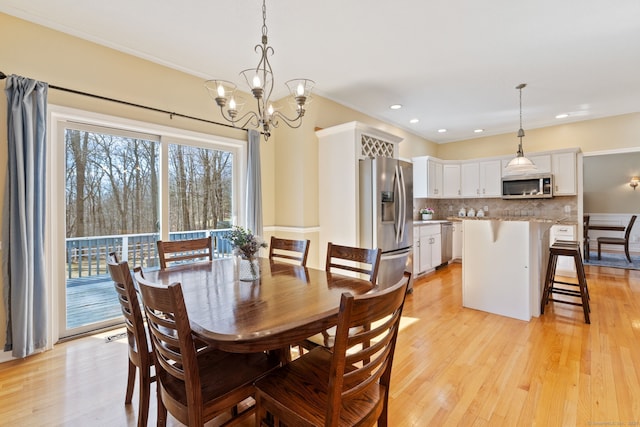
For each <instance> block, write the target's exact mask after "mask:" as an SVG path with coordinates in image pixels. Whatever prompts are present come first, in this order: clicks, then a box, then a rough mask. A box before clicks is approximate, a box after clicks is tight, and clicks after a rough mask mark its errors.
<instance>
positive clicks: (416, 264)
mask: <svg viewBox="0 0 640 427" xmlns="http://www.w3.org/2000/svg"><path fill="white" fill-rule="evenodd" d="M413 240H414V248H413V258H414V260H413V274H414V275H419V274H423V273H426V272H428V271H431V270H433V269H435V268H436V267H437V266H439V265H440V264H441V261H442V242H441V234H440V224H433V225H420V226H416V227H414V229H413Z"/></svg>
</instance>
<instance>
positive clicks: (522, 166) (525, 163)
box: [505, 83, 538, 174]
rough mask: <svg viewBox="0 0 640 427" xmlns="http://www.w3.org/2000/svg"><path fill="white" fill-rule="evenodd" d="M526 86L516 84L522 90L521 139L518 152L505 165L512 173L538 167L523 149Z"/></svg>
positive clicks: (519, 130) (519, 135) (519, 134)
mask: <svg viewBox="0 0 640 427" xmlns="http://www.w3.org/2000/svg"><path fill="white" fill-rule="evenodd" d="M526 86H527V84H526V83H520V84H519V85H518V86H516V89H518V90H519V91H520V129H518V138H519V139H520V142H519V143H518V152H517V153H516V157H514V158H513V159H511V161H510V162H509V163H508V164H507V166H506V167H505V169H506V171H507V172H508V173H510V174H512V173H526V172H531V171H535V170H537V169H538V168H537V166H536V165H535V164H534V163H533V162H532V161H531V160H529V159H527V158H526V157H525V156H524V151H522V138H524V129H522V89H524V88H525V87H526Z"/></svg>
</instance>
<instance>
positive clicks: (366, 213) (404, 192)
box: [359, 157, 413, 289]
mask: <svg viewBox="0 0 640 427" xmlns="http://www.w3.org/2000/svg"><path fill="white" fill-rule="evenodd" d="M359 166H360V167H359V174H360V191H359V194H360V201H359V202H360V205H359V206H360V221H359V223H360V246H362V247H366V248H380V249H381V250H382V259H381V261H380V269H379V270H378V284H379V286H382V287H384V286H389V285H392V284H394V283H396V282H397V281H399V280H400V278H401V277H402V274H403V272H404V271H405V270H407V271H411V268H412V245H413V165H412V164H411V163H409V162H405V161H402V160H397V159H391V158H388V157H375V158H369V159H363V160H360V165H359ZM412 285H413V284H410V288H409V289H412V288H411V286H412Z"/></svg>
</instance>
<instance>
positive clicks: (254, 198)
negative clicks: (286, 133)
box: [246, 129, 263, 236]
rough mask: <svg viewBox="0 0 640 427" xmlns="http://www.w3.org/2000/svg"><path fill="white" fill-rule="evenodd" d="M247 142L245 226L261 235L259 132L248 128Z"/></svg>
mask: <svg viewBox="0 0 640 427" xmlns="http://www.w3.org/2000/svg"><path fill="white" fill-rule="evenodd" d="M247 142H248V143H247V148H248V150H247V152H248V156H247V200H246V206H247V228H248V229H249V230H251V231H253V234H256V235H258V236H263V229H262V185H261V184H260V182H261V181H260V176H261V174H260V132H258V131H256V130H254V129H249V131H248V132H247Z"/></svg>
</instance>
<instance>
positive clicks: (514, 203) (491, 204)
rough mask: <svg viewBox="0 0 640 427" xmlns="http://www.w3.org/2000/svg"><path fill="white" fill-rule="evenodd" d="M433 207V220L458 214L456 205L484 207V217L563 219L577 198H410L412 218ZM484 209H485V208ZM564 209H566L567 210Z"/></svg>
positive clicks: (573, 213) (575, 209)
mask: <svg viewBox="0 0 640 427" xmlns="http://www.w3.org/2000/svg"><path fill="white" fill-rule="evenodd" d="M427 207H429V208H433V210H434V211H435V214H434V216H433V218H434V219H444V218H447V217H451V216H458V211H459V210H460V208H464V209H465V210H469V209H470V208H473V209H475V210H476V212H477V211H478V210H479V209H482V210H484V211H485V212H484V214H485V217H487V216H488V217H518V216H523V217H524V216H526V217H538V218H564V217H571V216H574V217H575V216H576V215H577V214H578V197H577V196H561V197H554V198H552V199H522V200H504V199H501V198H478V199H414V200H413V218H414V219H421V218H420V213H419V211H420V209H422V208H427ZM485 207H486V208H488V210H487V209H485ZM566 209H569V210H570V212H569V213H567V212H566Z"/></svg>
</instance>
